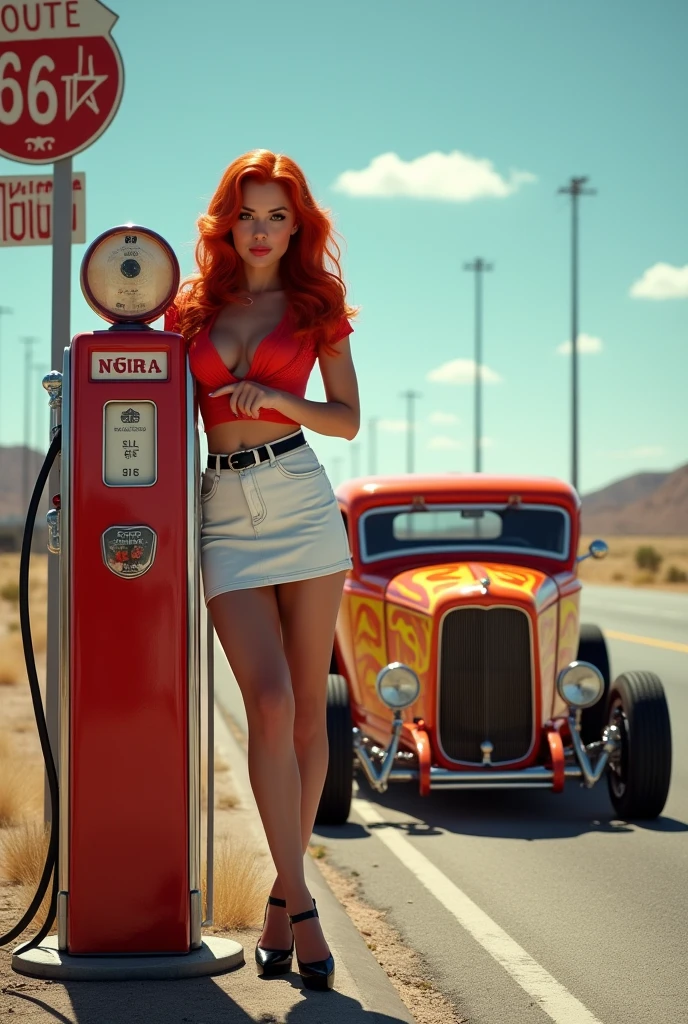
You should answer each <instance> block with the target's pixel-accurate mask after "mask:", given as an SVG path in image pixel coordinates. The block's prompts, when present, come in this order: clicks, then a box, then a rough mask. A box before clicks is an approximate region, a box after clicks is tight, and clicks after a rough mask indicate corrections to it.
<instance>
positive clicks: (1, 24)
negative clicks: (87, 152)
mask: <svg viewBox="0 0 688 1024" xmlns="http://www.w3.org/2000/svg"><path fill="white" fill-rule="evenodd" d="M116 21H117V15H116V14H113V12H112V11H111V10H109V9H108V8H107V7H106V6H105V4H102V3H100V0H38V2H36V3H23V2H20V0H15V2H14V3H0V140H1V141H0V154H2V155H3V156H7V157H9V158H10V160H20V161H21V162H23V163H27V164H46V163H52V162H54V161H55V160H61V159H63V158H64V157H68V156H72V155H73V154H74V153H80V152H81V150H83V149H86V148H87V146H90V145H91V143H92V142H94V141H95V140H96V139H97V138H98V136H99V135H102V133H103V132H104V131H105V129H106V128H107V126H108V125H109V124H110V121H112V119H113V117H114V116H115V114H116V113H117V108H118V107H119V104H120V100H121V99H122V89H123V86H124V70H123V67H122V59H121V57H120V53H119V50H118V49H117V46H116V44H115V43H114V41H113V39H112V38H111V36H110V32H111V30H112V27H113V25H114V24H115V22H116Z"/></svg>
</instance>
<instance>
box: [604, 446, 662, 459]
mask: <svg viewBox="0 0 688 1024" xmlns="http://www.w3.org/2000/svg"><path fill="white" fill-rule="evenodd" d="M608 454H609V455H611V456H613V457H614V458H615V459H658V458H660V457H661V456H663V455H664V448H663V446H662V445H661V444H639V445H637V446H636V447H635V448H617V449H616V450H615V451H610V452H609V453H608Z"/></svg>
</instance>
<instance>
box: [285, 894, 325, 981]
mask: <svg viewBox="0 0 688 1024" xmlns="http://www.w3.org/2000/svg"><path fill="white" fill-rule="evenodd" d="M311 917H318V918H319V917H320V915H319V914H318V909H317V907H316V905H315V900H313V909H312V910H304V912H303V913H302V914H294V915H293V916H292V915H291V914H290V915H289V924H290V925H295V924H298V923H299V921H307V920H308V919H309V918H311ZM292 934H293V929H292ZM293 947H294V943H293V942H292V949H293ZM296 962H297V964H298V965H299V974H300V975H301V977H302V978H303V984H304V986H305V987H306V988H312V989H318V990H319V991H321V992H326V991H327V990H328V989H331V988H334V957H333V956H332V954H331V953H330V955H329V956H328V957H326V958H325V960H313V961H311V963H304V962H303V960H299V956H298V953H297V954H296Z"/></svg>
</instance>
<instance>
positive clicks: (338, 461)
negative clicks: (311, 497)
mask: <svg viewBox="0 0 688 1024" xmlns="http://www.w3.org/2000/svg"><path fill="white" fill-rule="evenodd" d="M343 465H344V459H343V458H342V456H341V455H337V456H336V457H335V458H334V459H332V468H333V470H334V473H333V476H334V485H335V487H336V486H337V485H338V484H340V483H341V482H342V476H343V473H342V466H343Z"/></svg>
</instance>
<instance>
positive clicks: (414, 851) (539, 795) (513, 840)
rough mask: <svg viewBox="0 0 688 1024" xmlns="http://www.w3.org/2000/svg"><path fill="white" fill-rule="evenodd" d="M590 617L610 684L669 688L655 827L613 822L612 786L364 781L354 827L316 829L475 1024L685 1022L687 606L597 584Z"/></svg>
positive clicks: (680, 600)
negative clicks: (665, 762)
mask: <svg viewBox="0 0 688 1024" xmlns="http://www.w3.org/2000/svg"><path fill="white" fill-rule="evenodd" d="M583 621H586V622H596V623H597V624H598V625H600V626H601V627H602V629H603V630H604V631H605V633H606V634H607V638H608V643H609V649H610V653H611V659H612V673H613V675H618V674H619V673H620V672H622V671H624V670H628V669H649V670H652V671H654V672H656V673H658V674H659V675H660V677H661V678H662V680H663V682H664V685H665V688H666V692H667V696H668V700H669V705H670V711H671V716H672V727H673V737H674V769H673V778H672V787H671V792H670V795H669V801H668V803H667V805H666V808H665V811H664V814H663V816H662V817H661V818H660V819H659V820H657V821H656V822H651V823H649V822H648V823H643V824H629V823H626V822H622V821H619V820H616V819H615V818H614V813H613V810H612V807H611V804H610V802H609V799H608V797H607V791H606V783H605V781H604V780H602V782H601V783H600V784H599V785H598V787H596V788H595V789H594V790H592V791H587V790H584V789H581V788H579V787H578V786H575V787H574V786H571V785H570V786H569V787H568V788H567V791H566V792H565V793H564V794H562V795H560V796H554V795H552V794H550V793H547V792H544V791H542V792H539V791H531V792H525V791H524V792H520V793H519V792H510V793H504V792H498V791H492V792H482V793H481V792H473V791H471V792H464V793H461V792H453V793H452V792H445V793H439V792H436V793H433V794H431V795H430V796H429V797H427V798H420V797H419V796H418V795H417V793H414V791H413V789H412V788H411V786H408V785H404V786H403V787H402V786H394V787H392V788H390V790H388V792H387V793H386V794H383V795H380V794H376V793H374V792H373V791H372V790H370V789H369V787H368V786H367V784H366V783H365V782H364V781H363V780H362V779H361V778H360V777H359V789H358V794H357V799H356V801H355V804H354V809H353V811H352V815H351V817H350V820H349V823H348V824H347V825H346V826H344V827H341V828H322V827H319V828H318V829H317V835H318V837H319V838H320V841H321V842H323V843H325V844H326V845H327V847H328V849H329V851H330V858H331V860H332V861H333V862H334V863H335V864H336V865H337V866H339V867H340V868H341V869H343V870H345V871H349V872H351V871H356V872H358V874H359V878H360V881H361V882H362V884H363V888H364V892H365V895H366V897H367V899H368V900H369V901H370V902H372V903H373V904H375V905H376V906H379V907H383V908H385V909H387V910H388V911H389V918H390V920H391V922H392V923H393V924H394V925H395V926H396V927H397V928H398V930H399V931H400V932H401V934H402V935H403V936H404V938H405V940H406V942H407V943H408V944H409V945H410V946H412V947H414V948H415V949H416V950H418V951H419V952H420V953H421V954H422V955H423V956H424V957H425V959H426V961H427V964H428V966H429V968H430V970H431V972H432V974H433V976H434V978H435V981H436V984H437V986H438V987H439V988H440V989H441V990H442V991H443V992H444V993H445V994H446V995H447V996H448V997H449V998H450V999H451V1000H452V1002H453V1003H454V1004H455V1006H456V1008H457V1010H458V1011H459V1012H460V1013H462V1014H463V1015H464V1016H465V1017H466V1018H467V1019H468V1020H469V1021H470V1022H471V1024H501V1022H509V1024H528V1022H533V1024H541V1022H542V1024H544V1022H547V1021H551V1020H555V1021H557V1024H595V1022H601V1024H628V1022H629V1021H636V1020H643V1021H645V1020H657V1021H662V1022H663V1024H679V1022H681V1024H685V1022H686V1021H688V970H687V969H686V968H687V967H688V958H687V956H686V948H687V945H688V942H687V939H688V886H687V885H686V882H687V881H688V785H687V783H688V743H686V741H685V740H684V739H683V735H682V729H683V728H685V727H686V725H688V595H686V594H670V593H663V592H654V593H653V592H651V591H647V590H643V591H633V590H625V589H621V588H608V587H593V586H587V587H586V589H585V593H584V598H583ZM239 701H240V698H239ZM233 702H234V703H235V705H236V712H237V715H238V716H239V717H241V708H240V706H239V704H238V703H236V694H235V696H234V698H233Z"/></svg>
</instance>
